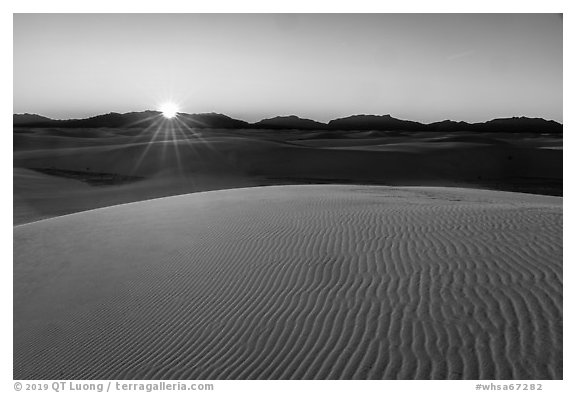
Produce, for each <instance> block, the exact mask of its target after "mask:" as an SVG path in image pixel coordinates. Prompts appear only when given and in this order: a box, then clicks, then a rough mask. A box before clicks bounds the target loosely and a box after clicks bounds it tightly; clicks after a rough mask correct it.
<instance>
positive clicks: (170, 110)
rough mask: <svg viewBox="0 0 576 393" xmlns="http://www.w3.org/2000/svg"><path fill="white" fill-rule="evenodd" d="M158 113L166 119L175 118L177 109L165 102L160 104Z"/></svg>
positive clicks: (174, 105) (172, 104) (170, 103)
mask: <svg viewBox="0 0 576 393" xmlns="http://www.w3.org/2000/svg"><path fill="white" fill-rule="evenodd" d="M160 111H161V112H162V116H164V117H165V118H167V119H172V118H174V117H176V114H177V113H178V107H177V106H176V104H174V103H172V102H167V103H165V104H162V106H161V107H160Z"/></svg>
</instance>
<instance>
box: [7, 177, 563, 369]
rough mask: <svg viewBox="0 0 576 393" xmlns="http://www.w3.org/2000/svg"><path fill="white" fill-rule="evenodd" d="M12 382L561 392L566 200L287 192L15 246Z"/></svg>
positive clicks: (115, 218) (153, 208)
mask: <svg viewBox="0 0 576 393" xmlns="http://www.w3.org/2000/svg"><path fill="white" fill-rule="evenodd" d="M14 378H15V379H108V378H110V379H157V378H159V379H189V378H190V379H191V378H194V379H561V378H562V198H555V197H542V196H532V195H526V194H512V193H502V192H491V191H477V190H463V189H447V188H444V189H442V188H410V187H405V188H388V187H364V186H282V187H262V188H251V189H237V190H226V191H214V192H206V193H198V194H190V195H185V196H177V197H171V198H163V199H158V200H152V201H146V202H140V203H134V204H127V205H121V206H116V207H111V208H104V209H98V210H94V211H89V212H84V213H78V214H74V215H69V216H63V217H59V218H53V219H48V220H44V221H40V222H36V223H32V224H25V225H21V226H18V227H15V229H14Z"/></svg>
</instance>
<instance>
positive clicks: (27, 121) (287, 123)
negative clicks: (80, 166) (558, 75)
mask: <svg viewBox="0 0 576 393" xmlns="http://www.w3.org/2000/svg"><path fill="white" fill-rule="evenodd" d="M177 119H178V124H180V125H182V126H186V127H190V128H224V129H275V130H289V129H299V130H375V131H445V132H454V131H476V132H511V133H555V134H558V133H562V129H563V125H562V124H560V123H558V122H556V121H553V120H545V119H542V118H529V117H523V116H522V117H511V118H501V119H493V120H489V121H486V122H481V123H467V122H464V121H459V122H456V121H452V120H444V121H440V122H434V123H429V124H423V123H419V122H416V121H410V120H401V119H396V118H394V117H392V116H390V115H364V114H362V115H353V116H348V117H344V118H339V119H334V120H330V121H329V122H328V123H321V122H318V121H315V120H310V119H303V118H300V117H298V116H295V115H290V116H277V117H274V118H269V119H263V120H260V121H258V122H255V123H248V122H246V121H243V120H238V119H233V118H231V117H229V116H226V115H223V114H220V113H195V114H188V113H178V116H177ZM162 121H174V120H166V119H164V117H163V116H162V113H161V112H158V111H143V112H128V113H115V112H111V113H107V114H103V115H98V116H93V117H89V118H86V119H70V120H55V119H50V118H48V117H44V116H40V115H37V114H30V113H24V114H14V115H13V125H14V127H60V128H101V127H105V128H121V127H128V128H131V127H136V128H138V127H140V128H143V127H153V126H154V125H156V124H158V125H159V124H161V122H162Z"/></svg>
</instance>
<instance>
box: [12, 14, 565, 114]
mask: <svg viewBox="0 0 576 393" xmlns="http://www.w3.org/2000/svg"><path fill="white" fill-rule="evenodd" d="M166 101H174V102H175V103H177V104H178V105H179V106H180V110H181V111H182V112H187V113H200V112H218V113H224V114H227V115H229V116H231V117H235V118H239V119H243V120H247V121H257V120H260V119H262V118H267V117H273V116H277V115H289V114H296V115H298V116H301V117H305V118H311V119H315V120H318V121H327V120H330V119H334V118H338V117H344V116H348V115H351V114H362V113H366V114H391V115H392V116H394V117H397V118H402V119H409V120H416V121H421V122H424V123H429V122H433V121H439V120H444V119H452V120H463V121H469V122H478V121H486V120H489V119H493V118H499V117H510V116H528V117H543V118H546V119H551V120H556V121H559V122H562V18H561V16H560V15H557V14H15V15H14V108H13V109H14V113H24V112H28V113H38V114H41V115H44V116H48V117H52V118H81V117H88V116H92V115H97V114H102V113H107V112H129V111H140V110H145V109H157V108H158V107H159V106H160V105H161V104H162V103H164V102H166Z"/></svg>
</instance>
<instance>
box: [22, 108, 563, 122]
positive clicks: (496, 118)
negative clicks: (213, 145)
mask: <svg viewBox="0 0 576 393" xmlns="http://www.w3.org/2000/svg"><path fill="white" fill-rule="evenodd" d="M144 112H155V113H162V111H160V110H157V109H144V110H141V111H128V112H114V111H110V112H105V113H100V114H95V115H89V116H87V117H82V118H78V117H73V118H59V119H56V118H52V117H49V116H45V115H41V114H39V113H32V112H21V113H13V114H12V116H16V115H20V116H21V115H35V116H42V117H45V118H47V119H50V120H55V121H70V120H86V119H91V118H94V117H97V116H104V115H110V114H119V115H126V114H129V113H144ZM176 113H177V114H181V115H207V114H208V115H210V114H214V115H223V116H227V117H229V118H231V119H234V120H241V121H244V122H246V123H248V124H256V123H258V122H261V121H263V120H271V119H276V118H286V117H292V116H295V117H297V118H298V119H301V120H311V121H314V122H317V123H320V124H324V125H328V124H329V123H330V122H331V121H333V120H338V119H346V118H349V117H353V116H379V117H385V116H389V117H391V118H393V119H397V120H402V121H412V122H416V123H420V124H423V125H429V124H434V123H441V122H445V121H451V122H455V123H467V124H478V123H485V122H488V121H491V120H500V119H521V118H525V119H542V120H545V121H553V122H555V123H558V124H561V125H564V123H563V122H560V121H557V120H554V119H548V118H544V117H529V116H525V115H510V116H508V117H494V118H490V119H487V120H484V121H477V122H469V121H466V120H453V119H448V118H445V119H443V120H437V121H432V122H429V123H425V122H421V121H417V120H410V119H405V118H398V117H394V116H392V114H390V113H386V114H373V113H355V114H349V115H345V116H342V117H336V118H333V119H330V120H328V121H327V122H323V121H320V120H316V119H311V118H307V117H301V116H299V115H296V114H294V113H292V114H287V115H275V116H273V117H265V118H261V119H260V120H257V121H254V122H250V121H248V120H244V119H241V118H236V117H231V116H229V115H227V114H225V113H221V112H195V113H188V112H176Z"/></svg>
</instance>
